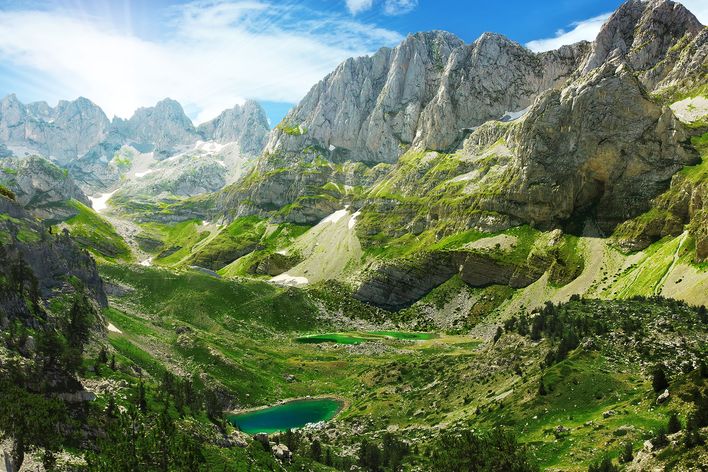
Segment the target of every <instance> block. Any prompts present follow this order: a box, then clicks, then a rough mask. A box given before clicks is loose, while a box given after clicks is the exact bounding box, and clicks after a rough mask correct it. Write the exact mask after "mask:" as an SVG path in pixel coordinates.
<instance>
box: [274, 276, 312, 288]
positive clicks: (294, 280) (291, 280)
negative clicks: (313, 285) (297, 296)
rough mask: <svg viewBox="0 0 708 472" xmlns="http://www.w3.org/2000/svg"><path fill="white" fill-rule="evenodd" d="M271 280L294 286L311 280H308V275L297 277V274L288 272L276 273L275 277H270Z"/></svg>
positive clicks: (305, 283)
mask: <svg viewBox="0 0 708 472" xmlns="http://www.w3.org/2000/svg"><path fill="white" fill-rule="evenodd" d="M270 281H271V282H273V283H276V284H279V285H290V286H293V287H297V286H300V285H307V284H308V282H309V280H307V277H297V276H295V275H289V274H287V273H284V274H280V275H276V276H275V277H273V278H272V279H270Z"/></svg>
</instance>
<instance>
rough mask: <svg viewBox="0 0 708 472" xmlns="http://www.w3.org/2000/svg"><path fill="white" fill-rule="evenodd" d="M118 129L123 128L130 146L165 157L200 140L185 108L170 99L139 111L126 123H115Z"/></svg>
mask: <svg viewBox="0 0 708 472" xmlns="http://www.w3.org/2000/svg"><path fill="white" fill-rule="evenodd" d="M116 127H117V128H118V129H121V128H122V130H121V131H122V132H123V133H124V134H125V136H126V138H127V139H128V141H129V142H128V144H131V145H132V146H133V147H135V148H136V149H138V150H139V151H141V152H148V151H155V152H156V153H157V154H162V155H165V156H168V155H170V153H172V152H174V151H175V150H177V149H179V147H180V146H183V145H187V144H191V143H194V142H195V141H196V140H197V139H199V135H198V134H197V130H196V129H195V128H194V125H193V124H192V121H191V120H190V119H189V118H188V117H187V115H186V114H185V113H184V110H183V109H182V106H181V105H180V104H179V103H178V102H176V101H174V100H172V99H169V98H166V99H164V100H162V101H160V102H158V103H157V104H156V105H155V106H154V107H149V108H139V109H138V110H136V111H135V114H134V115H133V116H132V117H131V118H130V119H129V120H128V121H127V122H122V121H119V122H116Z"/></svg>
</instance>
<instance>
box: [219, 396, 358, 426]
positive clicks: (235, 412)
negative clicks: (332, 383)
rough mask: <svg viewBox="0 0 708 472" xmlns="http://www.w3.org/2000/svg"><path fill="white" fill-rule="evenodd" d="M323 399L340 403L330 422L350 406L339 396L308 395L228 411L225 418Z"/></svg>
mask: <svg viewBox="0 0 708 472" xmlns="http://www.w3.org/2000/svg"><path fill="white" fill-rule="evenodd" d="M323 399H332V400H336V401H338V402H340V403H341V406H340V408H339V409H338V410H337V413H335V415H334V416H333V417H332V418H331V419H330V420H329V421H332V420H333V419H335V418H336V417H337V416H339V414H340V413H341V412H342V411H344V410H346V409H347V408H349V407H350V406H351V401H350V400H349V399H348V398H346V397H342V396H340V395H336V394H335V395H333V394H321V395H308V396H306V397H292V398H284V399H282V400H278V402H277V403H272V404H270V405H261V406H254V407H249V408H240V409H238V410H230V411H227V412H226V416H227V417H229V416H235V415H241V414H243V413H253V412H254V411H260V410H267V409H268V408H273V407H276V406H280V405H284V404H286V403H292V402H296V401H302V400H323Z"/></svg>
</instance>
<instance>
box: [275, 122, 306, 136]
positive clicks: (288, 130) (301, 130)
mask: <svg viewBox="0 0 708 472" xmlns="http://www.w3.org/2000/svg"><path fill="white" fill-rule="evenodd" d="M276 128H277V129H279V130H281V131H282V132H283V133H285V134H288V135H290V136H302V135H303V134H305V133H307V129H306V128H305V127H304V126H302V125H292V124H290V123H288V122H286V121H285V120H283V121H281V122H280V123H278V126H276Z"/></svg>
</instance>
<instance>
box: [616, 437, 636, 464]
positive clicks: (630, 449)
mask: <svg viewBox="0 0 708 472" xmlns="http://www.w3.org/2000/svg"><path fill="white" fill-rule="evenodd" d="M632 460H634V446H633V445H632V441H625V442H624V443H622V451H621V452H620V455H619V461H620V462H624V463H627V462H632Z"/></svg>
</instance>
